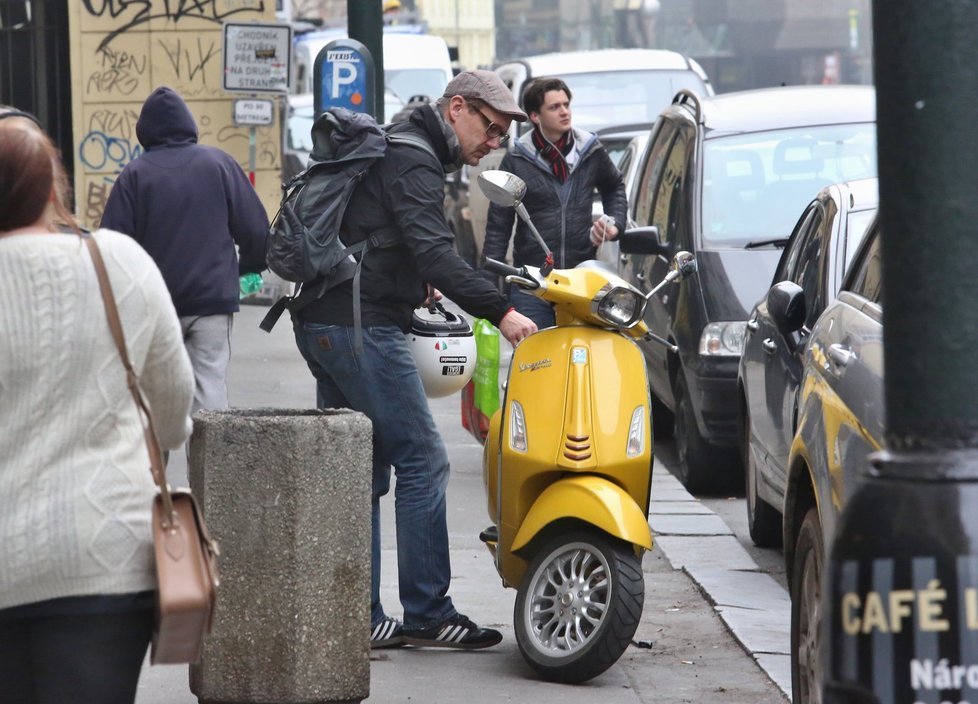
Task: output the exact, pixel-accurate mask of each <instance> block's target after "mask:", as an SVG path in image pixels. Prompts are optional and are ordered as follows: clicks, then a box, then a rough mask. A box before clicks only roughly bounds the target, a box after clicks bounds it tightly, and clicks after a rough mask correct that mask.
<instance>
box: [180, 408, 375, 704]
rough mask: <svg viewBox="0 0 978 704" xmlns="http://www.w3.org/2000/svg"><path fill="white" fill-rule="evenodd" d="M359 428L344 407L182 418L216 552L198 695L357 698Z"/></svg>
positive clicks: (292, 700) (241, 700) (196, 673)
mask: <svg viewBox="0 0 978 704" xmlns="http://www.w3.org/2000/svg"><path fill="white" fill-rule="evenodd" d="M371 431H372V426H371V423H370V419H369V418H367V417H366V416H365V415H363V414H362V413H357V412H354V411H349V410H324V411H318V410H288V409H277V408H263V409H232V410H228V411H220V412H213V411H200V412H198V413H196V414H195V415H194V432H193V436H192V437H191V439H190V459H189V466H188V475H189V478H190V486H191V489H192V490H193V492H194V494H195V495H196V496H197V500H198V501H199V502H200V504H201V506H202V509H203V512H204V516H205V518H206V520H207V526H208V528H209V529H210V531H211V533H212V535H213V536H214V538H215V539H216V540H217V541H218V543H219V545H220V550H221V554H220V569H221V585H220V588H219V591H218V599H217V609H216V613H215V617H214V630H213V632H212V633H211V635H210V636H209V638H208V639H207V641H206V643H205V646H204V654H203V657H202V659H201V662H200V663H199V664H197V665H193V666H191V668H190V689H191V691H192V692H193V693H194V694H196V695H197V698H198V700H199V701H200V702H202V703H203V704H218V703H222V704H223V703H228V704H230V703H231V702H234V703H235V704H245V703H258V702H261V703H262V704H307V703H308V704H314V703H317V704H318V703H319V702H323V703H326V702H331V703H339V702H361V701H362V700H363V699H366V698H367V697H368V696H369V694H370V645H369V630H370V484H371V456H372V439H371Z"/></svg>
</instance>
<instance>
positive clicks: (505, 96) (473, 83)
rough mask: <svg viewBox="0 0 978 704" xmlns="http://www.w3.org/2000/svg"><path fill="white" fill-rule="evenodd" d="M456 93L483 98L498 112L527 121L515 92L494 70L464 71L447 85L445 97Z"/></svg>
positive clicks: (465, 96) (467, 96)
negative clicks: (514, 95) (517, 101)
mask: <svg viewBox="0 0 978 704" xmlns="http://www.w3.org/2000/svg"><path fill="white" fill-rule="evenodd" d="M454 95H458V96H461V97H463V98H473V99H475V100H481V101H482V102H484V103H485V104H486V105H488V106H489V107H491V108H492V109H493V110H495V111H496V112H501V113H502V114H503V115H508V116H509V117H511V118H513V119H514V120H516V121H517V122H526V113H525V112H523V111H522V110H520V106H519V105H517V104H516V98H514V97H513V92H512V91H511V90H510V89H509V88H507V87H506V84H505V83H503V81H502V79H501V78H500V77H499V76H497V75H496V74H495V73H493V72H492V71H484V70H482V69H477V70H472V71H462V72H461V73H460V74H458V75H457V76H455V78H453V79H452V80H451V81H449V83H448V85H447V86H445V94H444V97H446V98H451V97H452V96H454Z"/></svg>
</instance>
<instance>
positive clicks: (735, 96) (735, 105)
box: [619, 86, 876, 492]
mask: <svg viewBox="0 0 978 704" xmlns="http://www.w3.org/2000/svg"><path fill="white" fill-rule="evenodd" d="M875 116H876V98H875V91H874V89H873V88H871V87H866V86H798V87H787V88H770V89H763V90H754V91H744V92H740V93H727V94H723V95H717V96H713V97H710V98H699V97H697V96H696V95H694V94H693V93H691V92H688V91H680V92H679V93H677V95H676V97H675V98H674V100H673V103H672V105H671V106H669V107H668V108H666V109H665V110H663V111H662V113H661V114H660V116H659V119H658V120H657V121H656V123H655V126H654V127H653V130H652V136H651V143H650V145H649V148H648V149H646V151H645V155H644V160H645V162H644V164H643V166H642V167H641V173H640V176H639V182H638V186H637V190H636V197H635V199H634V202H632V203H631V204H630V205H629V209H630V216H631V219H632V220H633V221H634V222H635V223H636V225H637V228H638V229H635V230H631V231H629V232H628V233H627V234H626V235H624V236H623V237H622V238H621V244H620V248H621V251H622V253H623V255H624V256H622V258H621V261H620V264H619V272H620V273H621V274H622V275H623V276H624V277H625V278H626V279H627V280H629V281H630V282H632V283H633V284H635V285H636V286H638V287H639V288H640V289H646V290H647V289H648V282H650V281H659V280H660V279H661V278H662V277H663V276H664V275H665V273H666V271H667V270H668V266H669V261H670V258H671V257H672V255H673V254H674V253H675V252H676V251H678V250H688V251H690V252H692V253H693V254H694V255H695V256H696V260H697V263H698V265H699V275H698V276H694V277H690V278H689V279H686V280H685V281H683V283H682V284H680V285H679V287H678V288H676V287H672V288H669V289H665V290H663V292H662V293H660V294H658V295H656V296H653V298H652V299H651V300H650V301H649V305H648V307H647V308H646V313H645V321H646V323H647V324H648V326H649V328H650V329H651V330H652V332H653V333H655V334H656V335H659V336H661V337H663V338H665V339H666V340H668V341H669V342H670V343H672V345H674V347H673V348H672V349H671V350H670V349H669V348H667V347H665V346H663V345H659V344H655V343H644V344H643V351H644V352H645V356H646V361H647V364H648V371H649V383H650V385H651V389H652V398H653V423H654V425H655V426H656V427H657V430H656V433H657V434H659V435H661V434H662V432H663V430H665V429H667V428H670V427H673V426H672V421H673V418H674V421H675V425H674V428H675V435H676V449H677V453H678V460H679V461H678V473H679V479H680V480H681V481H682V482H683V484H685V485H686V487H687V488H688V489H689V490H691V491H702V492H719V491H727V490H730V489H735V488H739V486H741V482H742V481H743V474H742V471H741V463H740V458H739V453H738V452H737V446H738V402H737V367H738V363H739V358H740V354H741V351H742V348H743V342H744V334H745V330H746V325H747V316H748V312H749V311H750V310H751V308H752V307H753V306H754V303H755V302H756V301H757V300H759V299H760V298H761V296H762V295H764V293H765V292H766V291H767V288H768V287H769V286H770V282H771V277H772V275H773V273H774V269H775V267H776V265H777V263H778V259H779V257H780V254H781V247H783V246H784V242H785V240H786V238H787V237H788V235H789V234H790V233H791V230H792V228H793V226H794V224H795V221H796V220H797V218H798V213H800V212H801V211H802V209H803V208H804V207H805V204H806V203H808V202H809V201H810V200H811V199H812V198H813V197H814V195H815V194H816V193H817V192H818V191H819V190H820V189H821V188H822V187H824V186H827V185H829V184H832V183H837V182H839V181H848V180H853V179H859V178H867V177H873V176H876V126H875Z"/></svg>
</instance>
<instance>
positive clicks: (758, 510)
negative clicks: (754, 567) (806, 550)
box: [741, 408, 782, 548]
mask: <svg viewBox="0 0 978 704" xmlns="http://www.w3.org/2000/svg"><path fill="white" fill-rule="evenodd" d="M743 429H744V430H743V432H744V436H743V438H742V440H741V442H742V443H743V445H742V447H743V455H744V458H743V461H744V476H745V487H744V489H745V494H746V496H747V501H746V502H745V503H746V504H747V529H748V530H749V531H750V538H751V540H753V541H754V545H756V546H757V547H759V548H776V547H780V546H781V540H782V535H781V512H780V511H778V510H777V509H775V508H774V507H773V506H772V505H771V504H769V503H768V502H766V501H764V499H761V498H759V497H758V496H757V483H758V476H757V472H758V468H757V462H756V461H755V459H754V453H753V452H752V451H751V444H750V413H748V412H747V411H746V408H745V409H744V423H743Z"/></svg>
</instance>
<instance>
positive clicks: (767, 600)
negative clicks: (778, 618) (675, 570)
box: [696, 570, 791, 609]
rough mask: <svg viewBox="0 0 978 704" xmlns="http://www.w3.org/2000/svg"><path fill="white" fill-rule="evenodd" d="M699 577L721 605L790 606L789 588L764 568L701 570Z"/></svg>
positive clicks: (700, 582)
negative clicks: (752, 569) (752, 570)
mask: <svg viewBox="0 0 978 704" xmlns="http://www.w3.org/2000/svg"><path fill="white" fill-rule="evenodd" d="M696 581H697V583H698V584H699V585H700V586H701V587H703V589H705V590H706V591H707V593H708V594H709V595H710V599H711V600H712V601H713V602H714V603H715V604H716V605H717V606H738V607H740V608H744V609H790V608H791V598H790V597H789V595H788V592H786V591H785V590H784V588H783V587H782V586H781V585H780V584H778V583H777V581H775V580H774V579H773V578H772V577H771V576H770V575H768V574H765V573H763V572H748V571H730V570H698V571H697V572H696Z"/></svg>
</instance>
